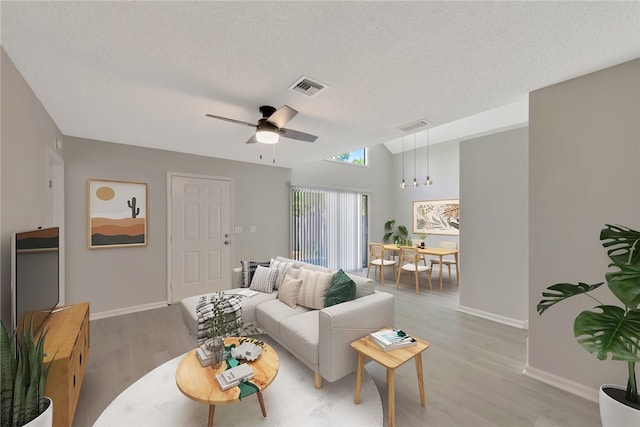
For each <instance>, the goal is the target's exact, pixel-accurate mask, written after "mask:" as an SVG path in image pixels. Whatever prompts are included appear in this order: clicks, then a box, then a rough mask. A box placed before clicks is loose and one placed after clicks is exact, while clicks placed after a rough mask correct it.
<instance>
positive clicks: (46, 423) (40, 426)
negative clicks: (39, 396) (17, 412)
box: [23, 397, 53, 427]
mask: <svg viewBox="0 0 640 427" xmlns="http://www.w3.org/2000/svg"><path fill="white" fill-rule="evenodd" d="M45 399H47V401H48V402H49V406H47V409H45V410H44V412H43V413H42V414H40V415H39V416H38V417H37V418H35V419H33V420H31V421H29V422H28V423H26V424H25V425H24V426H23V427H52V426H53V402H52V401H51V399H49V398H48V397H46V398H45Z"/></svg>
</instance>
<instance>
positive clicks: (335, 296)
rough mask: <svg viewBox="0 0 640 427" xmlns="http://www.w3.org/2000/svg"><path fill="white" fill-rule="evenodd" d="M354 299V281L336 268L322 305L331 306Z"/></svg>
mask: <svg viewBox="0 0 640 427" xmlns="http://www.w3.org/2000/svg"><path fill="white" fill-rule="evenodd" d="M354 299H356V283H355V282H354V281H353V280H351V278H350V277H349V276H347V274H346V273H345V272H344V271H342V270H338V272H337V273H336V274H334V275H333V278H332V279H331V284H330V285H329V289H327V295H326V297H325V300H324V306H325V307H331V306H332V305H336V304H340V303H341V302H346V301H351V300H354Z"/></svg>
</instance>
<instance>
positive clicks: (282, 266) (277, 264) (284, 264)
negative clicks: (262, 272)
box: [269, 258, 295, 289]
mask: <svg viewBox="0 0 640 427" xmlns="http://www.w3.org/2000/svg"><path fill="white" fill-rule="evenodd" d="M294 265H295V262H288V261H278V260H275V259H273V258H271V264H270V265H269V268H275V269H277V270H278V277H276V283H275V285H274V286H275V288H276V289H278V288H280V285H281V284H282V281H283V280H284V275H285V274H286V272H287V270H288V269H289V268H291V267H293V266H294Z"/></svg>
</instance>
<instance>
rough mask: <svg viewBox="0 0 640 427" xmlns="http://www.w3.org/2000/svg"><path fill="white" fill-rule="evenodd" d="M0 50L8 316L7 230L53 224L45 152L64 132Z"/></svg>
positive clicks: (1, 228) (5, 308) (0, 190)
mask: <svg viewBox="0 0 640 427" xmlns="http://www.w3.org/2000/svg"><path fill="white" fill-rule="evenodd" d="M0 51H1V58H0V62H1V67H2V68H1V71H0V76H1V84H2V90H1V103H2V105H1V108H0V111H1V115H2V116H1V120H2V127H1V133H0V140H1V142H0V162H1V167H0V170H1V177H0V178H1V179H0V199H1V202H0V203H1V205H2V216H1V221H2V222H1V223H0V259H1V261H2V262H1V263H0V280H1V282H0V283H1V286H0V318H1V319H2V321H3V322H4V323H5V325H9V324H10V317H11V284H10V277H11V268H10V267H11V262H10V261H11V253H10V238H11V234H12V233H14V232H17V231H26V230H31V229H34V228H37V227H39V226H42V227H47V226H52V225H57V224H51V223H50V221H51V219H50V218H51V202H50V189H49V176H50V172H51V171H50V167H49V158H48V153H49V149H50V147H52V144H53V141H54V140H55V139H56V138H57V139H62V134H61V133H60V130H59V129H58V128H57V126H56V125H55V123H54V122H53V120H51V117H50V116H49V114H48V113H47V111H46V110H45V109H44V107H43V106H42V104H40V101H39V100H38V99H37V98H36V97H35V95H34V94H33V92H32V91H31V88H30V87H29V86H28V85H27V83H26V82H25V80H24V79H23V77H22V75H20V73H19V71H18V70H17V69H16V68H15V65H14V64H13V62H12V61H11V59H10V58H9V57H8V56H7V54H6V52H5V51H4V49H0Z"/></svg>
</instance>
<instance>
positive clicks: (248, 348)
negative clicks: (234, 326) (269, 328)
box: [231, 342, 262, 362]
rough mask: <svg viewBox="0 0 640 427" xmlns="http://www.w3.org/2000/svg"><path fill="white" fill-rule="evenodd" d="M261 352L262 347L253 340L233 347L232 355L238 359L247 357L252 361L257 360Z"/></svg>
mask: <svg viewBox="0 0 640 427" xmlns="http://www.w3.org/2000/svg"><path fill="white" fill-rule="evenodd" d="M260 353H262V347H260V346H259V345H256V344H253V343H251V342H244V343H242V344H240V345H239V346H236V347H233V348H232V349H231V356H232V357H234V358H236V359H246V360H248V361H250V362H252V361H254V360H256V359H257V358H258V357H259V356H260Z"/></svg>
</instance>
